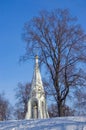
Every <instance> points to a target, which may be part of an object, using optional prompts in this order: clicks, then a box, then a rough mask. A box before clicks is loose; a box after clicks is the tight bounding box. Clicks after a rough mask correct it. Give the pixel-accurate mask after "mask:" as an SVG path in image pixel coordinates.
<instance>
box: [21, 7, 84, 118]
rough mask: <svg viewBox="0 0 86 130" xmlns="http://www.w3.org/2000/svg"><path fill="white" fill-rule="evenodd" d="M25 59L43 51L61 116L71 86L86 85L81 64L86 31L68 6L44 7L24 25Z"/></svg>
mask: <svg viewBox="0 0 86 130" xmlns="http://www.w3.org/2000/svg"><path fill="white" fill-rule="evenodd" d="M23 38H24V40H25V42H26V43H27V44H26V54H25V56H24V57H23V58H24V59H25V60H26V59H28V58H31V57H33V56H35V55H36V52H37V53H38V55H39V59H40V62H41V63H43V64H44V65H45V66H46V69H47V75H46V78H47V81H48V79H49V80H50V81H51V82H50V83H52V87H53V88H54V91H53V95H54V98H55V100H56V102H57V106H58V107H57V109H58V114H59V116H63V107H62V106H64V104H65V101H66V97H67V96H68V94H69V92H70V89H71V88H72V87H73V88H75V87H77V86H84V85H85V83H86V82H85V80H84V79H85V75H83V70H82V68H81V66H82V64H85V62H86V34H85V33H84V31H83V29H82V27H81V26H80V25H79V24H78V23H77V19H76V17H72V16H71V14H70V13H69V11H68V10H67V9H65V10H61V9H57V10H54V11H52V12H48V11H42V12H40V13H39V16H38V17H34V18H32V19H31V20H30V21H28V22H27V23H26V24H25V25H24V33H23Z"/></svg>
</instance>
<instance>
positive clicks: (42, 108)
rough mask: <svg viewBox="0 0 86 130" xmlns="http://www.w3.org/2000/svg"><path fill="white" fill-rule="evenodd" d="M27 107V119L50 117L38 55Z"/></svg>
mask: <svg viewBox="0 0 86 130" xmlns="http://www.w3.org/2000/svg"><path fill="white" fill-rule="evenodd" d="M27 107H28V109H27V113H26V119H32V118H34V119H37V118H39V119H43V118H48V117H49V115H48V110H47V106H46V100H45V92H44V88H43V83H42V79H41V74H40V71H39V65H38V56H36V59H35V70H34V74H33V79H32V85H31V92H30V96H29V100H28V106H27Z"/></svg>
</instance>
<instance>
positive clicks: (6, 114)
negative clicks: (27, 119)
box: [0, 94, 11, 121]
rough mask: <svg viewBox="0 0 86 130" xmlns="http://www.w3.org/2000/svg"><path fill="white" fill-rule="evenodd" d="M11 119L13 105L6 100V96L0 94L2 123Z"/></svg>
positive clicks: (0, 118)
mask: <svg viewBox="0 0 86 130" xmlns="http://www.w3.org/2000/svg"><path fill="white" fill-rule="evenodd" d="M10 118H11V105H10V103H9V101H8V100H7V99H6V98H5V96H4V94H0V121H3V120H8V119H10Z"/></svg>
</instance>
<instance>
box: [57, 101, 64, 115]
mask: <svg viewBox="0 0 86 130" xmlns="http://www.w3.org/2000/svg"><path fill="white" fill-rule="evenodd" d="M58 116H59V117H61V116H63V107H62V102H59V103H58Z"/></svg>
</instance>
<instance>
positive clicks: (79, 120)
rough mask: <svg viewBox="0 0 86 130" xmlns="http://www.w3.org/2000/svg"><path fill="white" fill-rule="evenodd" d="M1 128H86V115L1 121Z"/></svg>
mask: <svg viewBox="0 0 86 130" xmlns="http://www.w3.org/2000/svg"><path fill="white" fill-rule="evenodd" d="M0 130H86V117H60V118H59V117H57V118H50V119H41V120H40V119H37V120H14V121H1V122H0Z"/></svg>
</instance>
